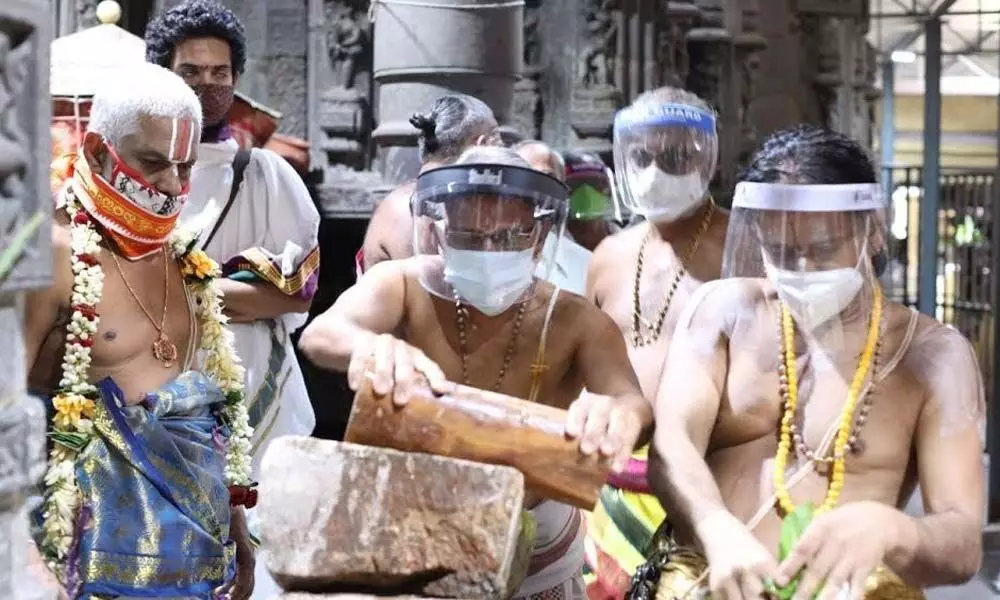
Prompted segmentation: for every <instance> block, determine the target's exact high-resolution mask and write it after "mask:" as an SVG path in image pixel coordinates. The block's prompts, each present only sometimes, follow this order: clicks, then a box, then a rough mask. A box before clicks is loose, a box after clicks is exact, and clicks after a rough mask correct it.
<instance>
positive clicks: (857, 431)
mask: <svg viewBox="0 0 1000 600" xmlns="http://www.w3.org/2000/svg"><path fill="white" fill-rule="evenodd" d="M882 306H883V314H884V312H885V308H884V307H885V302H884V301H883V302H882ZM778 314H779V317H778V336H779V338H778V339H781V337H780V336H781V335H782V332H781V317H780V314H781V311H778ZM885 322H886V319H885V318H883V319H882V322H881V323H880V324H879V327H880V333H879V337H878V341H877V342H876V343H875V353H874V354H873V355H872V370H871V385H870V386H869V388H868V390H867V392H865V395H864V397H863V398H862V399H861V403H860V406H858V412H857V415H856V416H855V417H854V427H853V429H852V431H851V437H850V438H848V440H847V453H848V454H855V455H857V454H861V452H863V451H864V448H865V445H864V441H863V440H862V439H861V431H862V430H863V429H864V427H865V423H866V422H867V421H868V415H869V413H871V410H872V403H873V402H874V398H873V395H872V388H874V387H875V382H876V381H877V377H878V374H879V358H880V357H881V356H882V339H883V338H884V337H885ZM779 348H780V344H779ZM778 365H779V367H778V378H779V390H780V392H781V404H782V406H786V405H787V403H788V380H787V378H786V375H785V373H784V368H783V365H784V355H783V352H782V350H781V349H779V351H778ZM792 441H793V442H794V443H795V452H796V454H798V455H799V456H803V457H805V458H806V459H807V460H809V461H811V462H814V463H816V464H819V465H824V466H830V465H832V464H833V463H834V461H836V460H837V457H836V456H834V455H833V454H832V453H831V454H828V455H827V456H820V455H819V454H818V453H817V452H816V451H815V450H813V449H812V448H810V447H809V446H808V444H806V441H805V436H804V435H803V434H802V430H801V428H800V427H799V424H798V423H797V422H795V421H792Z"/></svg>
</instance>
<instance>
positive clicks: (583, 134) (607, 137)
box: [570, 0, 628, 161]
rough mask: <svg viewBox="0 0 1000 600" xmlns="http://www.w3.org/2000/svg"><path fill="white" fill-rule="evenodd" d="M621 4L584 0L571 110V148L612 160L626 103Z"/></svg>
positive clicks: (580, 16)
mask: <svg viewBox="0 0 1000 600" xmlns="http://www.w3.org/2000/svg"><path fill="white" fill-rule="evenodd" d="M620 1H621V0H583V1H582V2H581V7H580V8H581V10H580V12H579V16H578V17H577V18H578V19H580V20H581V31H580V34H579V37H578V40H579V44H580V47H579V48H578V52H577V55H576V56H577V63H576V73H575V74H574V86H573V93H572V101H571V105H570V124H571V126H572V131H573V134H574V135H573V139H572V141H571V145H572V146H573V147H574V148H579V149H585V150H589V151H591V152H595V153H597V154H599V155H601V156H602V157H603V158H604V159H605V161H608V160H610V158H611V150H612V143H611V142H612V140H611V137H612V136H611V133H612V127H613V125H614V120H615V113H616V112H617V111H618V109H619V108H620V107H621V105H622V104H623V103H624V97H623V93H622V87H623V86H624V85H625V79H626V69H627V67H628V65H627V64H626V53H625V35H624V29H625V24H626V19H625V13H624V11H623V10H622V9H621V6H620Z"/></svg>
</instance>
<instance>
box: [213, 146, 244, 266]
mask: <svg viewBox="0 0 1000 600" xmlns="http://www.w3.org/2000/svg"><path fill="white" fill-rule="evenodd" d="M249 164H250V150H244V149H242V148H241V149H239V150H237V151H236V156H234V157H233V185H232V187H230V188H229V200H227V201H226V205H225V206H224V207H222V212H220V213H219V218H218V219H216V220H215V226H214V227H212V232H211V233H209V234H208V237H207V238H205V242H204V243H202V245H201V249H202V250H204V249H205V248H208V244H209V242H211V241H212V240H213V239H214V238H215V234H216V233H218V232H219V227H222V222H223V221H225V220H226V215H228V214H229V209H230V208H232V207H233V201H234V200H236V194H237V193H239V191H240V184H241V183H243V174H244V173H246V170H247V165H249Z"/></svg>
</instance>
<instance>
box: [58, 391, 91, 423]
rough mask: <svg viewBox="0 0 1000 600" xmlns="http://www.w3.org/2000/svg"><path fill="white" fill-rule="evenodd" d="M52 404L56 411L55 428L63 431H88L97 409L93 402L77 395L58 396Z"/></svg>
mask: <svg viewBox="0 0 1000 600" xmlns="http://www.w3.org/2000/svg"><path fill="white" fill-rule="evenodd" d="M52 404H53V406H55V409H56V417H55V421H56V427H58V428H59V429H62V430H65V431H82V430H87V429H89V425H90V422H91V421H90V420H91V419H93V418H94V410H95V409H96V408H97V406H96V404H95V403H94V401H93V400H91V399H90V398H87V397H84V396H81V395H79V394H59V395H58V396H56V397H55V398H53V399H52Z"/></svg>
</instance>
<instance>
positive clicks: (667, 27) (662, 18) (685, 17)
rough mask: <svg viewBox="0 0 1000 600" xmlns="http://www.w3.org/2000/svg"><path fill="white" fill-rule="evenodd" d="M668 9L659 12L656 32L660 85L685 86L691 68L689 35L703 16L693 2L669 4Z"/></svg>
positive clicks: (690, 0)
mask: <svg viewBox="0 0 1000 600" xmlns="http://www.w3.org/2000/svg"><path fill="white" fill-rule="evenodd" d="M666 4H667V8H666V10H664V11H661V12H658V16H659V18H658V19H657V21H658V22H657V29H656V37H657V39H656V67H657V69H658V70H659V77H658V80H659V85H660V86H671V87H681V88H682V87H684V83H685V81H687V76H688V73H689V72H690V69H691V56H690V54H689V53H688V46H687V34H688V32H689V31H690V30H691V28H692V27H694V25H695V23H697V21H698V18H699V16H700V12H699V11H698V7H697V6H695V5H694V2H693V1H692V0H687V1H684V2H667V3H666Z"/></svg>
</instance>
